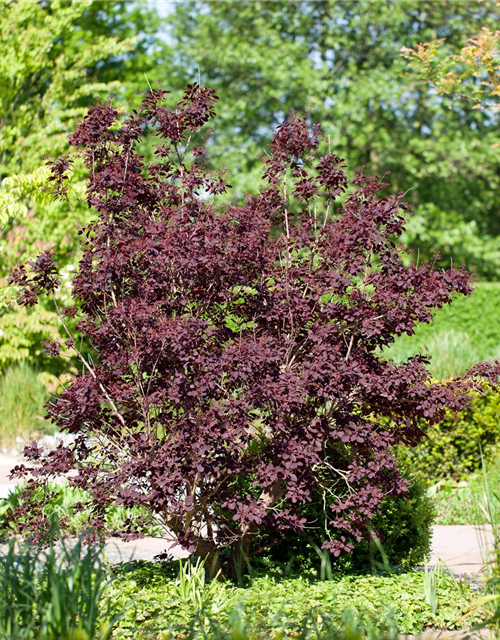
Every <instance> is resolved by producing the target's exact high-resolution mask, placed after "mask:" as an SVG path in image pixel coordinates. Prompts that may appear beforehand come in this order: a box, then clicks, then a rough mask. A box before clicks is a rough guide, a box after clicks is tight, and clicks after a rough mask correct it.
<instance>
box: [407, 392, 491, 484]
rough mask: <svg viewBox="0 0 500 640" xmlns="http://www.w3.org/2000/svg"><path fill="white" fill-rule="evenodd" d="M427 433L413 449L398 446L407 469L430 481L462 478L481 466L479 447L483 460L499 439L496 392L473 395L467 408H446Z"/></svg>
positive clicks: (489, 459)
mask: <svg viewBox="0 0 500 640" xmlns="http://www.w3.org/2000/svg"><path fill="white" fill-rule="evenodd" d="M427 435H428V438H427V439H426V440H425V441H424V442H422V443H421V444H419V445H418V447H416V448H415V449H409V450H401V454H400V455H401V457H402V458H403V459H404V460H405V461H407V462H408V464H409V466H410V467H411V469H412V470H415V471H418V472H419V473H420V474H421V475H422V477H423V478H425V479H426V480H428V481H431V482H432V481H436V480H438V479H439V478H453V479H455V480H460V479H465V478H466V477H467V476H468V475H469V474H470V473H473V472H475V471H478V470H479V469H480V468H481V455H480V447H482V450H483V455H484V456H485V459H486V460H487V461H491V460H492V459H493V457H494V456H495V453H496V450H497V446H498V443H500V394H499V393H497V392H493V391H490V392H487V393H485V394H484V395H475V396H474V397H473V398H472V402H471V406H470V407H469V408H468V409H465V410H464V411H461V412H459V413H453V412H448V415H447V416H446V418H445V419H444V420H443V421H442V422H441V423H440V424H439V425H437V426H435V427H432V428H430V429H429V431H428V434H427Z"/></svg>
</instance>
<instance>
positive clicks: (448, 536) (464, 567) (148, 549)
mask: <svg viewBox="0 0 500 640" xmlns="http://www.w3.org/2000/svg"><path fill="white" fill-rule="evenodd" d="M16 464H19V459H16V458H14V457H7V456H0V499H2V498H6V497H7V496H8V494H9V492H10V491H11V490H12V489H13V487H14V486H15V485H16V484H17V483H18V482H19V480H9V479H8V476H9V472H10V470H11V469H12V468H13V467H14V466H15V465H16ZM488 540H491V532H488V531H485V530H484V528H482V529H478V528H477V527H474V526H472V525H451V526H447V525H435V526H434V527H433V539H432V555H431V559H430V564H431V565H436V564H437V562H438V561H439V560H441V561H443V562H444V563H445V564H446V565H447V566H448V567H449V568H450V569H451V571H452V572H453V573H454V574H471V575H478V574H479V573H480V572H481V569H482V567H483V560H482V558H483V556H484V553H483V548H484V545H485V543H487V541H488ZM106 551H107V555H108V557H109V559H110V561H111V562H124V561H127V560H130V559H135V560H152V559H153V558H154V556H156V555H158V554H160V553H163V552H165V551H170V553H171V554H172V555H173V556H174V557H185V556H187V555H188V554H187V553H186V552H185V551H183V550H182V549H180V548H179V547H174V548H172V543H171V541H169V540H164V539H161V538H143V539H141V540H135V541H133V542H123V541H122V540H119V539H118V538H116V539H111V540H109V541H108V542H107V543H106Z"/></svg>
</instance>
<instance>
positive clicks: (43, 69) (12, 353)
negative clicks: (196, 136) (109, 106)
mask: <svg viewBox="0 0 500 640" xmlns="http://www.w3.org/2000/svg"><path fill="white" fill-rule="evenodd" d="M0 12H1V15H2V19H1V20H0V86H1V88H2V89H1V91H0V225H1V226H2V227H3V233H2V236H1V238H0V275H1V276H2V277H3V278H4V280H3V283H2V284H3V287H2V288H0V367H2V366H5V365H6V364H9V363H10V362H13V361H16V360H22V359H24V358H26V357H29V358H31V359H32V360H33V359H36V360H39V359H40V358H41V357H42V354H41V353H40V351H39V347H37V346H35V345H37V344H38V343H39V339H40V336H41V335H42V334H43V333H44V332H45V333H46V332H47V327H45V326H44V323H47V324H48V325H49V328H50V329H51V330H54V331H57V327H58V322H57V319H56V316H55V314H53V313H52V311H53V310H52V309H51V308H50V306H46V307H45V308H43V309H42V310H41V316H42V318H40V317H38V316H36V315H35V316H34V315H33V314H31V313H26V312H25V311H22V310H19V309H18V308H17V307H16V306H15V305H14V304H13V303H12V301H11V299H10V290H9V288H8V287H7V286H6V282H5V277H6V276H7V274H8V272H9V271H10V269H11V268H12V266H13V265H14V263H15V262H17V261H18V260H24V259H25V258H26V257H27V256H28V255H32V254H33V252H34V251H36V250H37V249H40V248H47V247H48V246H50V247H53V248H54V249H55V252H56V255H57V256H58V258H59V260H61V261H62V262H63V264H66V272H65V273H63V277H66V278H68V280H69V272H70V271H71V269H72V265H73V264H74V262H75V258H76V240H75V233H74V230H75V224H77V223H76V221H75V218H77V219H78V220H80V221H81V223H82V224H85V223H86V222H88V219H89V215H90V214H89V210H88V207H86V206H85V205H84V204H83V195H84V183H83V176H84V173H83V170H82V167H80V166H78V165H76V166H75V167H74V171H73V175H72V180H71V183H70V189H71V191H72V193H73V195H74V196H75V198H74V199H73V201H74V202H75V211H74V215H68V213H67V210H66V209H65V207H63V206H62V205H61V203H57V202H56V203H54V200H53V199H52V198H50V197H49V196H50V183H48V182H47V179H48V177H49V171H48V168H47V166H46V164H45V158H46V156H54V155H59V154H61V153H64V152H65V150H66V149H67V147H68V142H67V134H68V132H70V131H71V130H72V129H73V128H74V125H75V122H76V121H77V120H78V119H79V118H81V117H82V116H83V114H84V113H85V112H86V109H87V107H88V105H89V104H91V103H93V102H95V100H96V99H99V98H101V99H105V98H107V97H108V96H109V95H110V94H114V95H115V96H117V98H118V99H119V100H121V101H122V102H123V103H125V104H126V103H127V102H128V101H129V100H130V99H131V98H132V97H133V96H134V94H135V92H136V91H137V90H138V89H144V85H145V83H146V80H145V78H144V74H146V75H147V74H149V73H150V72H151V70H152V69H153V68H155V67H156V65H157V63H158V60H159V59H160V57H161V58H162V59H164V58H165V56H166V55H168V52H167V50H166V45H164V44H162V41H161V40H159V39H158V38H157V37H156V35H155V34H156V32H157V31H158V29H159V26H160V22H159V18H158V16H157V14H156V11H155V10H154V7H151V5H149V6H148V4H147V3H145V2H131V1H123V0H122V1H118V2H102V1H97V0H72V1H68V0H46V1H42V2H35V1H33V2H24V1H22V0H0ZM64 291H66V295H67V294H69V291H68V289H67V288H66V289H63V292H64ZM64 295H65V294H64V293H63V295H62V297H61V300H60V301H61V303H63V304H64V302H65V299H64Z"/></svg>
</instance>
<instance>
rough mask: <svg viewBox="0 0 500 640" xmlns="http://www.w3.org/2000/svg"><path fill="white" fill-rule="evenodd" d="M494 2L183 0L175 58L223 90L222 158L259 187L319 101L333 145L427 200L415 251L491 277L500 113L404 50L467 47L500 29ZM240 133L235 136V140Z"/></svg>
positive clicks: (239, 180) (499, 198)
mask: <svg viewBox="0 0 500 640" xmlns="http://www.w3.org/2000/svg"><path fill="white" fill-rule="evenodd" d="M498 18H499V8H498V7H497V6H496V4H495V2H494V1H493V0H491V1H490V0H488V1H486V2H468V3H462V2H452V1H443V2H439V3H436V2H432V1H430V0H402V1H401V0H388V1H386V2H371V1H370V0H361V1H356V2H353V1H351V0H335V1H334V0H319V1H316V2H307V1H297V2H280V1H278V2H269V1H265V0H260V1H257V2H238V3H234V2H206V1H202V0H191V1H190V2H183V3H180V4H178V5H176V9H175V11H174V12H172V15H171V17H170V23H171V29H172V38H173V47H174V50H175V54H176V59H177V63H178V65H180V66H181V67H182V68H184V69H191V71H192V73H193V74H194V73H195V72H196V69H197V68H198V67H199V69H200V70H201V74H202V77H203V78H204V80H205V81H206V82H207V83H209V84H210V85H211V86H214V87H215V88H216V90H217V92H218V93H219V95H220V96H221V98H222V103H223V105H224V106H223V109H222V111H221V113H220V116H219V119H218V134H217V137H216V139H215V141H214V142H215V144H214V146H215V149H213V150H212V152H213V154H214V155H215V156H216V157H217V162H219V163H220V164H226V165H228V166H229V167H230V168H231V169H236V170H237V171H238V176H237V177H236V178H235V179H233V181H234V184H235V187H237V188H238V187H239V188H240V189H241V190H244V189H250V190H254V189H255V185H256V184H257V182H258V180H257V179H256V178H258V165H257V163H256V162H255V160H254V159H255V158H256V157H258V155H259V152H260V153H262V150H263V145H264V143H265V142H266V141H268V140H269V138H270V132H271V130H272V128H273V126H275V125H276V124H277V123H278V122H279V121H280V120H281V119H282V118H283V116H284V115H286V114H287V113H288V111H289V110H290V108H291V107H292V106H293V107H295V108H296V109H299V110H303V109H306V108H307V107H308V106H312V111H313V114H314V117H316V118H318V119H319V120H321V121H322V122H323V123H324V130H325V132H326V133H327V135H329V136H330V139H331V145H332V147H333V148H335V149H336V150H337V152H338V153H339V154H341V155H342V156H343V157H345V158H346V159H347V160H348V162H349V165H350V166H351V167H353V168H356V169H358V168H360V167H361V166H362V165H367V166H370V168H371V169H372V170H374V171H377V172H379V173H384V172H386V171H390V172H391V174H392V175H391V184H392V185H393V188H394V189H399V188H400V189H402V190H403V191H408V193H407V198H408V200H409V201H410V203H412V204H413V205H418V209H417V215H416V216H415V217H414V218H413V220H412V222H411V224H410V227H409V229H408V231H407V235H406V239H407V241H408V242H409V245H410V246H411V247H413V248H414V249H415V250H416V252H417V255H418V256H419V257H420V258H422V257H424V258H428V257H430V256H431V255H432V254H433V253H434V252H435V251H436V250H439V251H440V252H441V254H442V262H443V264H449V263H450V260H452V261H453V262H454V263H457V262H458V263H460V262H462V261H466V262H467V264H468V265H469V266H471V267H476V268H477V271H478V274H479V275H480V277H482V278H486V279H496V278H497V273H498V268H499V266H500V248H499V243H498V235H499V233H500V218H499V216H498V209H499V204H500V172H499V166H498V165H499V158H500V155H499V154H500V151H499V150H498V149H497V148H494V147H492V146H491V145H492V144H493V143H494V142H496V140H497V127H498V122H497V118H496V117H492V116H485V115H484V114H483V113H479V112H477V111H472V110H471V109H470V108H468V107H467V106H466V105H463V104H461V103H454V104H450V101H444V100H443V99H442V97H441V96H439V95H438V94H437V92H436V91H435V90H434V88H433V87H432V86H431V85H428V84H423V83H421V82H420V81H419V79H418V78H416V77H415V75H414V74H412V73H409V72H408V69H407V68H406V65H407V63H406V61H405V60H404V59H403V58H402V57H401V55H400V49H401V48H402V47H413V46H415V45H416V44H417V43H421V42H427V41H430V40H433V39H436V38H445V39H446V43H447V52H448V53H457V54H458V53H459V52H460V51H461V49H462V47H463V46H464V44H465V43H466V41H467V38H468V37H469V36H470V35H473V34H475V33H477V32H478V31H479V30H480V29H481V28H483V27H488V26H489V27H491V28H493V26H494V25H495V23H496V21H497V20H498ZM230 141H231V144H230Z"/></svg>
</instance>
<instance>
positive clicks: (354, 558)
mask: <svg viewBox="0 0 500 640" xmlns="http://www.w3.org/2000/svg"><path fill="white" fill-rule="evenodd" d="M320 500H321V498H319V500H318V501H317V502H316V503H313V504H312V506H310V507H309V508H308V510H307V512H305V514H304V515H306V517H307V518H308V521H309V522H310V523H312V524H311V528H308V529H306V530H305V531H304V532H302V533H299V534H296V535H295V536H291V535H288V536H287V538H286V540H285V541H284V542H283V543H281V544H280V545H278V546H276V547H275V548H274V549H272V551H271V553H270V559H271V560H272V561H273V562H279V563H282V564H283V565H287V564H288V563H293V564H294V567H295V568H297V569H301V570H305V571H307V570H311V569H313V568H315V567H318V561H319V560H320V558H319V557H318V556H319V555H320V556H321V555H322V554H321V553H318V551H319V549H320V547H321V545H322V543H323V540H324V529H323V527H322V526H321V509H320V508H319V507H320ZM434 515H435V509H434V507H433V504H432V502H431V500H430V499H429V498H428V496H427V493H426V486H425V485H424V483H423V482H421V481H420V480H417V479H412V484H411V487H410V491H409V494H408V495H407V496H405V497H401V498H395V499H394V498H386V499H385V500H384V502H383V504H382V512H381V514H380V515H378V516H376V517H375V518H374V519H373V521H372V531H373V533H374V534H376V536H374V538H372V539H370V540H362V541H361V542H360V543H358V544H357V546H356V547H355V549H354V550H353V551H352V552H351V553H349V554H345V555H343V556H340V557H339V558H336V559H335V560H332V562H333V565H332V570H333V572H334V573H344V572H346V571H366V570H371V569H376V568H378V567H380V566H381V565H383V564H385V563H386V564H389V565H390V566H393V567H402V568H404V569H408V568H411V567H415V566H417V565H419V564H423V563H424V562H425V560H426V558H427V557H428V555H429V553H430V544H431V536H432V524H433V519H434ZM326 561H327V562H328V560H326ZM323 562H324V561H323Z"/></svg>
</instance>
